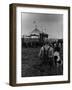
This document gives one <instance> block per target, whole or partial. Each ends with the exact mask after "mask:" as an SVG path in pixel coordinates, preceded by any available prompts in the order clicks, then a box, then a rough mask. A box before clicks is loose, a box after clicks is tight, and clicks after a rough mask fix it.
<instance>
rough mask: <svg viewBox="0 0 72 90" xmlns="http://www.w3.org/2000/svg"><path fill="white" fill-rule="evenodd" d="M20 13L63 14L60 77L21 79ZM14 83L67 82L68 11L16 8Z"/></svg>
mask: <svg viewBox="0 0 72 90" xmlns="http://www.w3.org/2000/svg"><path fill="white" fill-rule="evenodd" d="M21 12H28V13H32V12H33V13H45V14H48V13H50V14H63V75H60V76H43V77H41V76H39V77H21ZM16 23H17V26H16V27H17V30H16V39H17V40H16V43H17V44H16V45H17V46H16V83H34V82H51V81H52V82H53V81H64V80H65V81H67V80H68V11H67V10H62V9H50V8H47V9H46V8H45V9H44V8H28V7H17V8H16Z"/></svg>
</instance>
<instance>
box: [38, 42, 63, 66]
mask: <svg viewBox="0 0 72 90" xmlns="http://www.w3.org/2000/svg"><path fill="white" fill-rule="evenodd" d="M39 58H40V59H41V64H45V65H49V66H50V67H52V66H53V65H54V66H56V67H58V66H59V65H62V64H63V46H62V43H58V42H55V43H54V44H51V43H49V42H48V40H47V41H45V44H44V45H43V46H42V47H41V49H40V52H39Z"/></svg>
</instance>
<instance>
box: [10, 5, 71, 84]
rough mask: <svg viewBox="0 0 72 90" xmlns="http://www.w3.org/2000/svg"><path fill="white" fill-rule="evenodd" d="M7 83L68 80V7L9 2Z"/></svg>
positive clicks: (59, 81)
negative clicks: (8, 64)
mask: <svg viewBox="0 0 72 90" xmlns="http://www.w3.org/2000/svg"><path fill="white" fill-rule="evenodd" d="M10 20H11V21H10V35H11V36H10V38H11V39H10V40H11V42H10V49H11V52H10V84H11V85H14V86H16V85H17V86H20V85H21V86H22V85H24V86H25V85H43V84H58V83H69V82H70V8H69V7H64V6H63V7H62V6H48V5H32V4H31V5H30V4H11V6H10Z"/></svg>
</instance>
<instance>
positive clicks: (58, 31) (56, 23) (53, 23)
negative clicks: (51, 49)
mask: <svg viewBox="0 0 72 90" xmlns="http://www.w3.org/2000/svg"><path fill="white" fill-rule="evenodd" d="M35 25H37V28H38V29H39V30H40V31H44V32H45V33H47V34H48V35H49V38H58V39H61V38H63V15H62V14H39V13H21V35H29V34H30V32H32V31H33V30H34V29H35Z"/></svg>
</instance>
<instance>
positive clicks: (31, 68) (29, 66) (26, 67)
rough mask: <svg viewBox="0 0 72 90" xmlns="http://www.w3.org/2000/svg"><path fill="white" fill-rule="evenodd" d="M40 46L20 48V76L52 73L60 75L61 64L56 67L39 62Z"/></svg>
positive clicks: (61, 70)
mask: <svg viewBox="0 0 72 90" xmlns="http://www.w3.org/2000/svg"><path fill="white" fill-rule="evenodd" d="M39 50H40V48H22V54H21V55H22V67H21V68H22V70H21V76H22V77H31V76H52V75H62V74H63V65H60V66H59V67H58V68H57V67H56V66H55V65H52V66H50V65H49V64H48V63H47V64H41V62H42V61H41V59H40V58H39V56H38V54H39Z"/></svg>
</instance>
